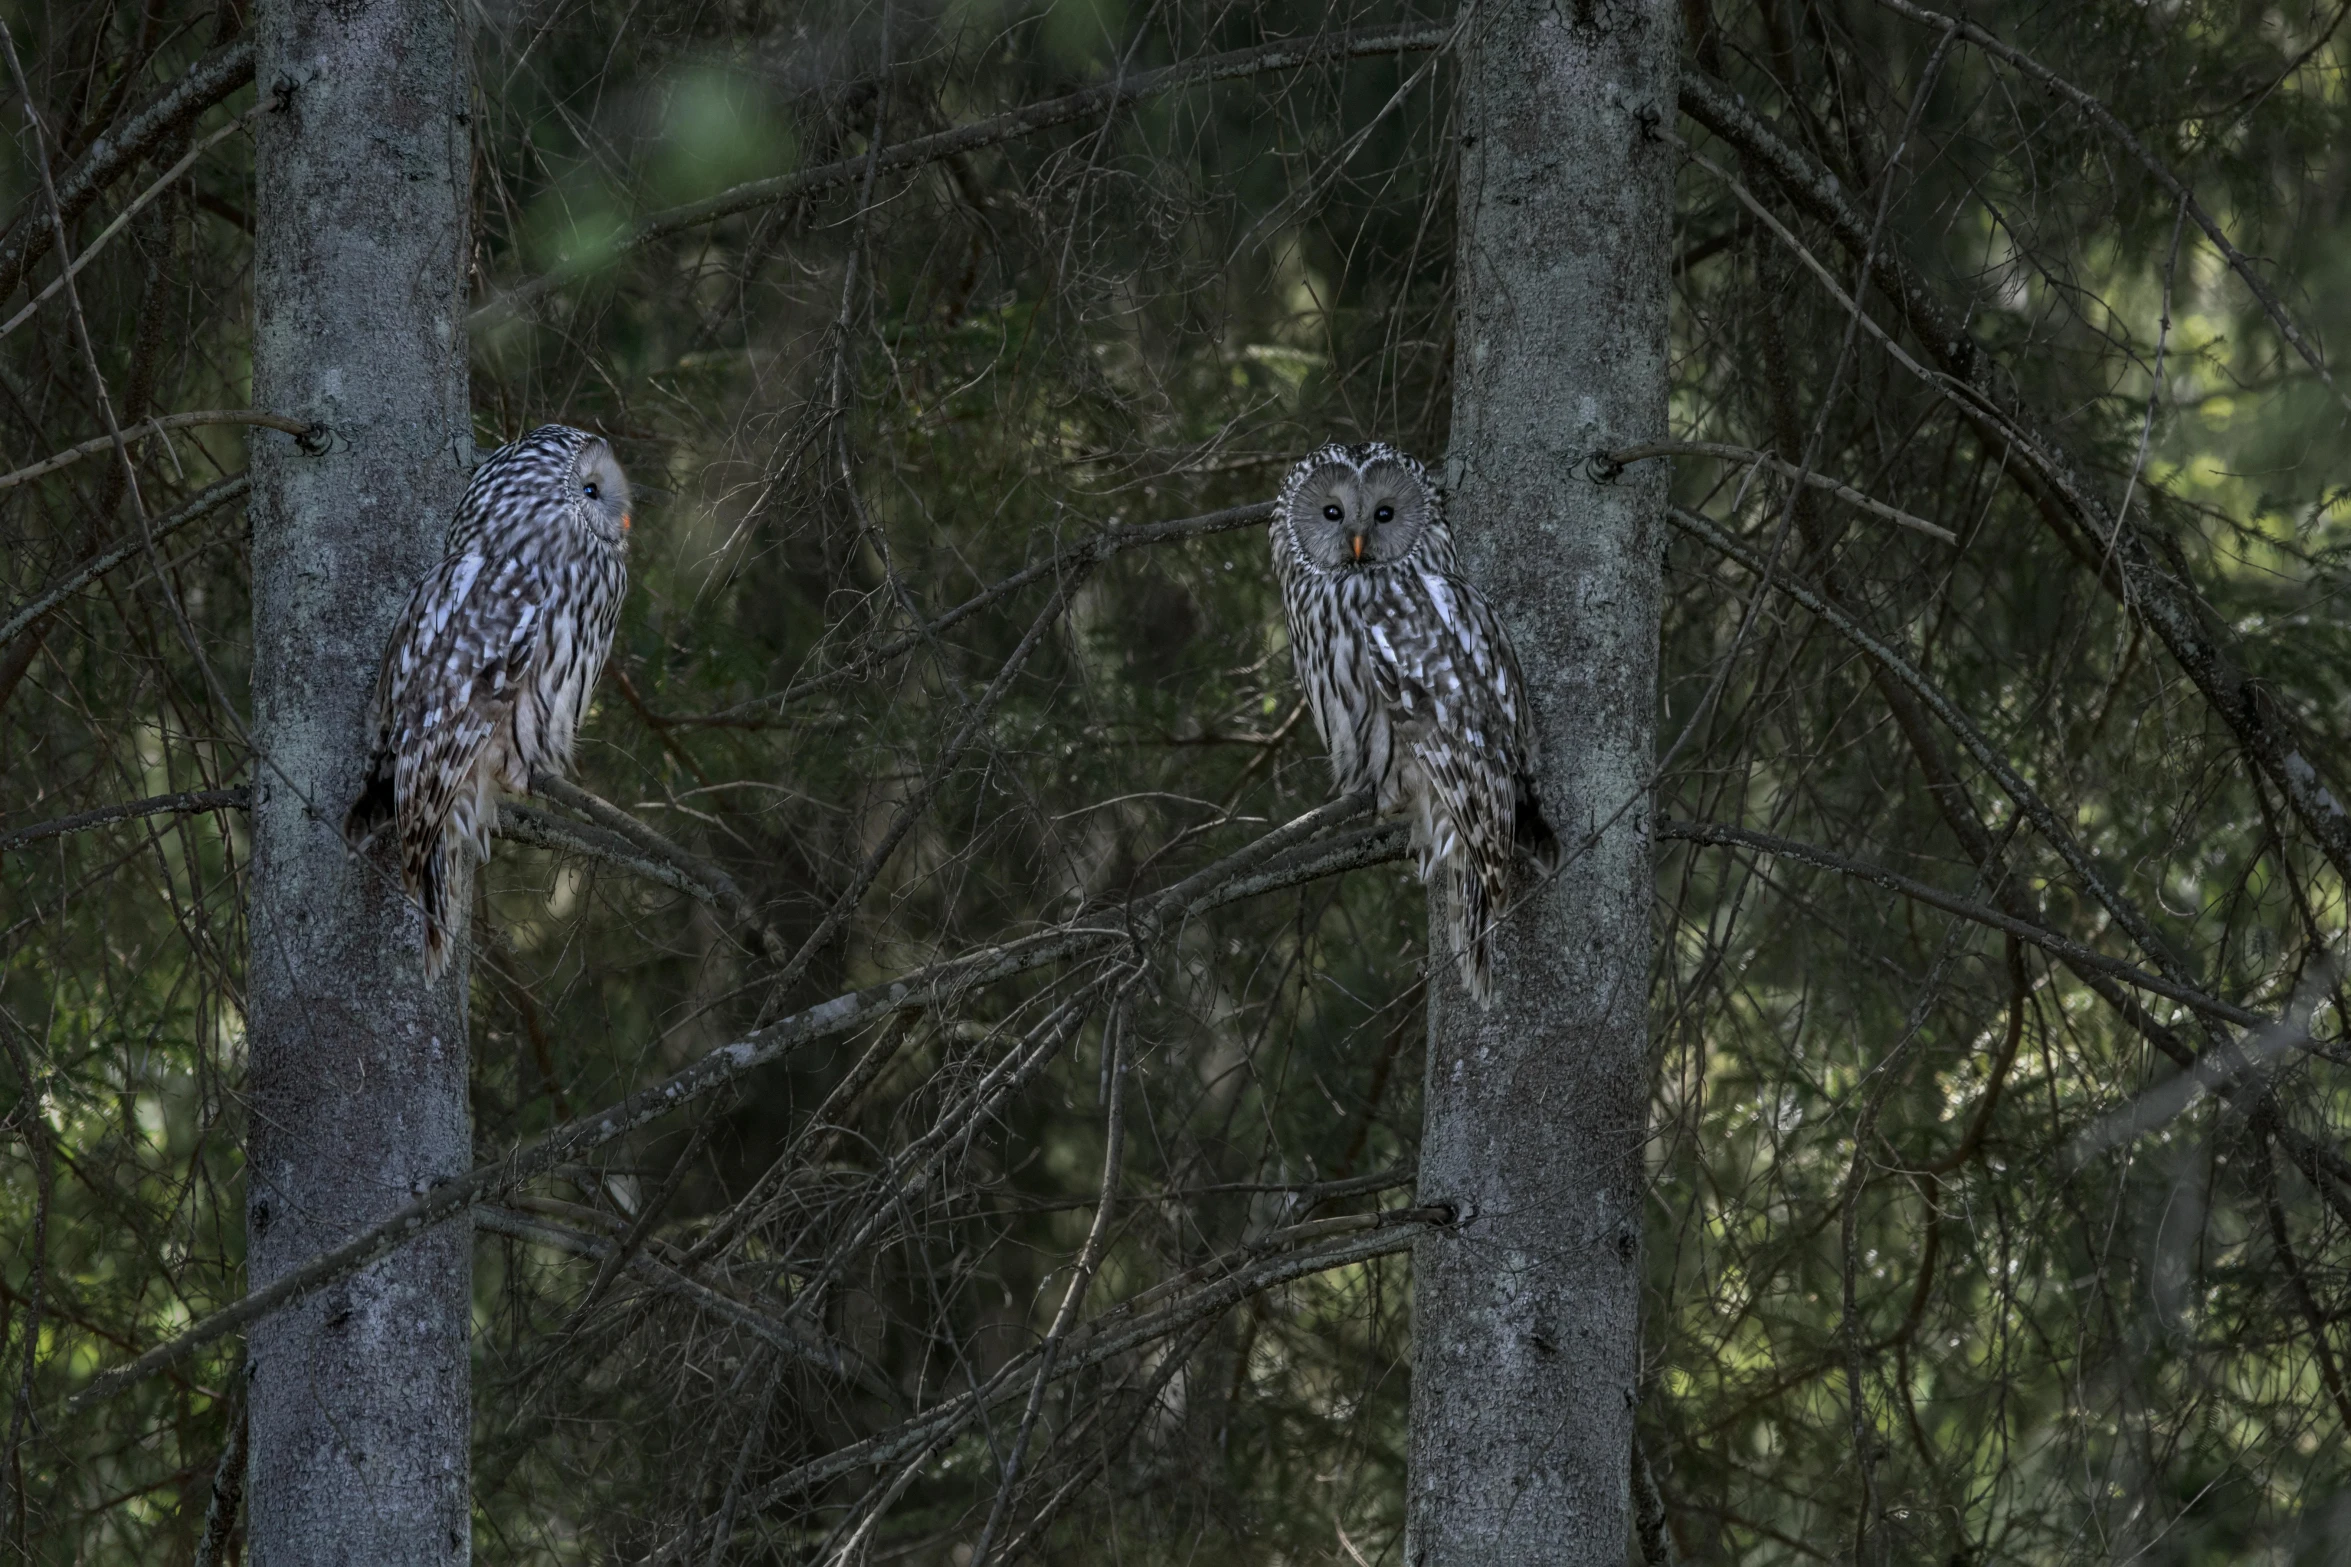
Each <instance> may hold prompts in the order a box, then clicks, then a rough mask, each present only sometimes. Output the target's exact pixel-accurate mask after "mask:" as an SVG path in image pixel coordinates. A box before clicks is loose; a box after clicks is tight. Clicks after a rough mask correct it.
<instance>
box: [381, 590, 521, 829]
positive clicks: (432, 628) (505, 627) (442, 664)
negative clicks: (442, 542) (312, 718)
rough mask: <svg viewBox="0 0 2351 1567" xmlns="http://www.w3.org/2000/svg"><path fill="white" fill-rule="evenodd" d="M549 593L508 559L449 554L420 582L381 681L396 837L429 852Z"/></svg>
mask: <svg viewBox="0 0 2351 1567" xmlns="http://www.w3.org/2000/svg"><path fill="white" fill-rule="evenodd" d="M545 618H546V592H545V589H544V585H543V584H542V583H540V582H539V581H538V579H537V574H536V573H534V572H532V571H530V570H529V569H528V568H527V566H526V564H525V563H524V562H523V561H522V560H520V559H518V558H516V557H513V556H509V557H507V558H506V559H503V560H497V561H493V560H491V559H489V558H488V557H486V556H484V555H483V554H482V553H481V552H480V551H479V550H478V549H469V550H466V551H463V552H461V553H459V554H455V555H451V556H448V557H447V558H445V559H444V560H442V562H441V563H440V564H439V565H438V566H435V567H434V568H433V570H432V572H431V573H430V574H429V575H427V576H426V578H425V579H424V581H423V582H421V583H419V584H418V585H417V589H416V592H415V594H414V595H413V596H412V597H411V598H410V599H409V601H408V607H407V609H406V610H404V611H403V612H402V614H401V618H400V623H399V626H398V627H397V629H396V630H395V631H394V633H393V637H392V643H391V646H390V648H389V649H388V650H387V651H386V652H385V655H384V669H383V673H382V676H381V677H380V684H381V689H382V691H383V723H384V727H385V729H386V730H387V731H388V734H387V741H388V749H389V751H390V753H391V756H392V759H393V762H394V782H395V788H396V791H397V798H398V800H399V816H400V836H401V840H402V844H403V847H404V848H405V849H407V850H408V851H409V854H410V856H411V857H412V858H413V856H414V855H415V854H417V853H419V852H424V853H429V852H430V845H431V842H432V841H433V840H436V839H438V838H439V836H440V830H441V827H442V825H443V824H444V823H445V822H447V821H448V819H449V813H450V810H451V808H452V806H453V805H454V804H455V802H456V799H457V795H458V792H459V791H460V790H461V789H466V788H469V787H470V786H471V782H472V777H473V771H474V766H475V764H476V763H477V762H478V761H479V760H480V759H481V755H482V750H483V748H484V747H485V746H487V745H488V744H489V742H490V738H491V736H492V735H494V734H495V733H496V732H497V730H498V726H499V725H500V724H501V723H502V722H504V721H505V720H506V718H507V716H508V715H509V713H511V712H512V710H513V707H514V698H515V688H516V686H517V685H518V684H519V683H520V681H521V680H522V678H523V676H524V673H525V671H527V670H528V669H529V667H530V664H531V660H532V658H533V657H534V656H535V654H536V652H537V646H538V642H539V637H540V632H541V629H542V626H543V624H544V621H545Z"/></svg>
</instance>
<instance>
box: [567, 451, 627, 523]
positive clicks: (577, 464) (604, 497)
mask: <svg viewBox="0 0 2351 1567" xmlns="http://www.w3.org/2000/svg"><path fill="white" fill-rule="evenodd" d="M570 433H571V434H573V435H578V436H585V437H586V439H584V440H582V441H581V442H580V443H579V445H578V448H577V449H576V450H575V451H573V452H572V454H571V461H570V463H569V464H568V466H567V469H566V474H565V479H564V486H565V488H566V490H568V491H569V494H570V499H571V502H572V504H573V505H574V506H575V507H577V508H578V509H579V513H580V516H581V519H582V520H583V521H584V522H585V523H586V524H587V525H588V527H589V528H590V529H591V530H593V531H594V532H597V533H600V534H602V535H604V536H605V537H606V538H608V539H617V538H621V537H622V536H624V535H625V534H627V532H628V531H629V522H630V520H631V518H630V510H629V476H628V475H627V474H625V473H623V472H621V471H620V459H619V458H617V457H615V456H613V455H612V448H611V447H610V446H608V445H606V444H605V441H604V438H603V437H602V436H600V435H588V434H587V432H586V431H584V430H573V431H571V432H570Z"/></svg>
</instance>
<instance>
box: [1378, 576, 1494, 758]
mask: <svg viewBox="0 0 2351 1567" xmlns="http://www.w3.org/2000/svg"><path fill="white" fill-rule="evenodd" d="M1397 586H1398V590H1399V591H1398V593H1397V594H1396V595H1395V596H1393V597H1391V598H1389V599H1388V600H1386V601H1384V602H1383V603H1382V605H1381V609H1382V610H1383V613H1381V614H1380V615H1379V616H1378V617H1377V618H1376V619H1375V620H1374V622H1373V625H1372V642H1373V649H1374V654H1373V659H1372V678H1373V680H1374V681H1375V682H1376V683H1377V685H1378V687H1379V690H1380V694H1381V696H1382V697H1383V698H1384V699H1385V700H1386V701H1387V702H1388V703H1389V705H1390V706H1391V707H1392V708H1393V709H1394V710H1395V711H1396V712H1397V714H1398V716H1399V717H1400V718H1401V719H1403V720H1404V721H1405V724H1406V727H1408V728H1410V729H1411V730H1412V731H1413V732H1414V734H1415V735H1416V736H1419V737H1421V738H1420V739H1419V740H1417V741H1416V745H1418V744H1425V743H1427V742H1429V741H1441V742H1442V744H1443V746H1444V747H1445V748H1446V749H1447V750H1449V751H1451V752H1454V753H1458V754H1460V755H1462V756H1464V757H1476V758H1478V759H1479V760H1480V762H1481V763H1482V764H1483V765H1484V766H1486V767H1488V768H1490V769H1491V770H1493V771H1494V772H1495V773H1496V774H1497V775H1499V776H1500V777H1502V778H1505V779H1515V778H1517V777H1518V776H1519V775H1521V774H1523V773H1524V772H1526V771H1527V770H1528V768H1529V767H1530V765H1531V763H1532V760H1533V758H1532V757H1531V756H1530V755H1529V754H1528V750H1529V746H1528V738H1529V736H1528V726H1527V724H1526V721H1525V712H1524V707H1525V685H1526V682H1525V679H1524V677H1522V676H1521V675H1520V673H1519V669H1518V658H1517V655H1516V654H1515V653H1513V652H1512V650H1511V646H1510V637H1509V634H1508V633H1507V632H1505V631H1504V630H1503V629H1502V623H1501V622H1500V621H1499V620H1497V619H1496V618H1495V616H1494V611H1493V607H1492V606H1491V605H1489V604H1488V603H1487V602H1486V600H1485V597H1484V596H1483V595H1482V594H1480V593H1479V592H1478V591H1477V589H1475V588H1473V587H1471V586H1470V585H1469V584H1468V583H1466V582H1463V581H1460V580H1459V579H1457V578H1454V577H1450V576H1446V575H1444V574H1442V573H1439V572H1433V571H1432V572H1418V573H1414V574H1412V575H1411V576H1408V577H1404V578H1402V579H1401V580H1400V581H1399V582H1398V584H1397ZM1427 761H1428V758H1426V757H1424V758H1423V763H1424V765H1426V763H1427Z"/></svg>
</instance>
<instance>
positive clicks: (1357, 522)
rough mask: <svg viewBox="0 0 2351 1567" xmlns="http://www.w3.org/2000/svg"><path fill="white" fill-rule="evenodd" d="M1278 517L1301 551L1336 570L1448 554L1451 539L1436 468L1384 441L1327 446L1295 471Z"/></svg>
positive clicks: (1284, 491) (1327, 568) (1370, 567)
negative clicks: (1432, 477) (1431, 470)
mask: <svg viewBox="0 0 2351 1567" xmlns="http://www.w3.org/2000/svg"><path fill="white" fill-rule="evenodd" d="M1274 519H1275V522H1276V524H1277V525H1278V526H1280V527H1282V528H1285V529H1287V530H1288V532H1289V536H1290V543H1291V547H1292V548H1294V549H1295V550H1296V551H1297V552H1298V554H1299V555H1301V556H1303V557H1304V558H1305V559H1306V560H1307V561H1308V562H1310V563H1311V564H1313V565H1315V566H1317V567H1320V568H1321V569H1322V570H1324V571H1328V572H1346V571H1368V570H1374V569H1377V568H1379V567H1382V566H1393V565H1396V564H1398V563H1400V562H1405V561H1411V560H1413V559H1415V557H1417V556H1420V555H1422V554H1423V553H1424V551H1428V550H1431V549H1432V548H1433V549H1435V550H1437V551H1442V550H1443V548H1444V543H1445V538H1446V534H1445V502H1444V497H1443V496H1442V495H1441V494H1439V493H1438V490H1437V487H1436V486H1435V485H1434V484H1432V483H1430V482H1429V476H1428V470H1427V469H1425V468H1423V467H1421V465H1420V464H1419V463H1417V462H1415V461H1414V460H1413V459H1412V458H1410V457H1408V456H1406V455H1405V454H1404V453H1402V452H1400V451H1398V450H1396V448H1394V447H1393V446H1390V445H1388V444H1386V443H1385V442H1383V441H1367V442H1365V443H1363V444H1362V445H1360V446H1340V445H1336V444H1333V445H1330V446H1325V447H1324V448H1322V449H1321V450H1320V451H1318V452H1316V453H1314V454H1313V455H1312V456H1310V457H1308V458H1307V459H1306V460H1305V461H1304V462H1301V463H1300V464H1298V466H1297V467H1295V468H1293V469H1291V470H1290V477H1289V479H1288V480H1287V481H1285V482H1284V483H1283V485H1282V493H1281V497H1280V499H1279V500H1278V501H1276V502H1275V510H1274ZM1423 563H1424V564H1427V563H1428V562H1423Z"/></svg>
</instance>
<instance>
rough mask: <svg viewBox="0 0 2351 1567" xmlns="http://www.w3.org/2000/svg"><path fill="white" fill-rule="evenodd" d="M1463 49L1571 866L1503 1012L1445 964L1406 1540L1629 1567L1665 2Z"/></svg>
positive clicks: (1469, 446)
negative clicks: (1442, 1215) (1602, 475)
mask: <svg viewBox="0 0 2351 1567" xmlns="http://www.w3.org/2000/svg"><path fill="white" fill-rule="evenodd" d="M1473 27H1474V28H1475V29H1476V32H1475V36H1474V37H1472V38H1471V39H1470V40H1468V41H1467V44H1466V47H1465V48H1464V50H1463V54H1462V59H1461V116H1462V146H1461V224H1460V240H1459V244H1460V251H1459V258H1458V264H1457V268H1456V272H1457V278H1458V287H1459V290H1460V307H1459V312H1460V313H1459V325H1458V330H1457V334H1456V338H1455V348H1454V376H1455V392H1454V402H1453V436H1452V450H1451V456H1450V459H1449V461H1448V465H1447V482H1448V486H1449V488H1450V491H1451V500H1452V508H1453V517H1454V519H1455V522H1456V526H1457V529H1458V532H1459V535H1460V538H1461V541H1462V546H1463V554H1464V557H1465V560H1464V566H1465V569H1466V571H1467V572H1468V574H1469V576H1470V577H1471V579H1472V580H1473V581H1475V582H1477V583H1478V584H1479V585H1480V586H1481V587H1483V588H1484V589H1485V590H1486V592H1487V593H1488V594H1489V595H1491V596H1492V598H1493V600H1494V602H1495V605H1496V607H1497V609H1498V610H1499V611H1500V613H1501V616H1502V618H1503V620H1504V621H1505V623H1506V624H1507V625H1508V626H1509V628H1510V631H1511V634H1512V636H1513V637H1514V638H1515V640H1516V642H1517V644H1518V649H1519V652H1520V655H1521V657H1522V659H1523V661H1524V663H1525V666H1526V674H1527V679H1528V683H1529V685H1530V687H1531V688H1532V691H1533V696H1534V707H1535V714H1536V722H1537V727H1538V731H1539V734H1540V738H1541V744H1542V747H1543V799H1544V806H1545V809H1546V811H1547V813H1548V814H1549V816H1550V819H1551V821H1552V822H1553V824H1554V825H1555V826H1556V827H1557V828H1558V831H1559V837H1560V841H1561V843H1562V845H1563V847H1564V848H1565V850H1566V858H1567V864H1566V868H1565V869H1564V870H1563V871H1562V872H1561V873H1560V875H1559V876H1558V878H1557V879H1556V880H1555V881H1554V882H1553V883H1552V884H1551V885H1550V886H1548V887H1547V888H1545V889H1543V890H1542V891H1540V892H1538V893H1536V894H1535V895H1533V896H1532V897H1530V898H1528V899H1527V900H1525V901H1524V902H1522V903H1521V904H1520V905H1519V907H1518V908H1517V909H1516V910H1515V912H1514V913H1513V914H1512V916H1511V917H1510V920H1509V922H1508V925H1507V928H1506V931H1505V933H1504V935H1503V939H1502V941H1501V942H1500V944H1499V947H1498V954H1499V956H1498V962H1497V973H1496V981H1497V984H1496V990H1497V997H1496V1004H1495V1006H1494V1008H1493V1010H1492V1011H1491V1012H1481V1011H1479V1010H1478V1009H1477V1007H1476V1006H1475V1005H1474V1004H1473V1003H1471V1002H1470V1001H1469V1000H1468V999H1467V998H1466V997H1465V996H1464V995H1463V994H1462V992H1461V991H1460V989H1459V987H1458V981H1457V980H1455V979H1454V977H1453V965H1452V964H1451V963H1449V962H1445V961H1442V960H1441V959H1440V960H1435V961H1432V963H1431V966H1430V967H1431V985H1432V992H1431V1006H1430V1032H1429V1060H1428V1089H1427V1097H1426V1112H1425V1113H1426V1117H1427V1120H1426V1125H1425V1128H1424V1130H1423V1133H1422V1145H1421V1165H1420V1188H1421V1200H1422V1201H1424V1202H1432V1203H1433V1202H1444V1203H1450V1204H1452V1205H1453V1206H1454V1208H1455V1209H1456V1212H1457V1214H1458V1222H1457V1223H1456V1224H1455V1225H1454V1226H1453V1227H1452V1228H1451V1229H1449V1230H1447V1231H1445V1232H1442V1233H1438V1234H1433V1235H1431V1236H1430V1237H1428V1238H1426V1239H1424V1240H1423V1241H1421V1243H1420V1244H1419V1246H1418V1248H1417V1250H1416V1252H1415V1257H1414V1268H1413V1280H1414V1285H1413V1330H1414V1345H1413V1410H1412V1448H1411V1465H1412V1467H1411V1481H1410V1486H1411V1490H1410V1499H1409V1503H1408V1507H1409V1515H1408V1516H1409V1525H1408V1527H1409V1547H1408V1560H1409V1562H1410V1563H1411V1567H1451V1564H1459V1563H1510V1564H1513V1567H1516V1564H1522V1563H1530V1562H1543V1563H1592V1564H1601V1563H1605V1564H1607V1567H1621V1564H1622V1563H1623V1561H1624V1559H1625V1553H1626V1549H1627V1541H1628V1535H1629V1530H1630V1525H1631V1503H1630V1457H1631V1448H1632V1429H1633V1413H1632V1406H1633V1400H1634V1392H1635V1384H1636V1380H1637V1377H1638V1371H1639V1359H1640V1269H1639V1260H1640V1236H1641V1212H1640V1199H1641V1150H1642V1142H1643V1136H1644V1129H1645V1124H1646V1112H1647V1085H1648V1072H1647V1069H1646V1058H1647V1044H1648V1029H1647V991H1648V984H1647V977H1648V969H1649V959H1650V951H1649V947H1650V922H1649V904H1650V897H1651V880H1650V859H1649V851H1650V836H1649V801H1648V797H1647V795H1648V778H1649V773H1650V769H1651V766H1652V764H1653V760H1654V757H1653V751H1654V746H1655V734H1654V729H1655V718H1654V711H1655V695H1656V689H1657V638H1658V593H1659V552H1660V550H1661V549H1662V547H1663V543H1664V539H1663V535H1662V529H1663V518H1662V509H1663V505H1664V494H1663V475H1662V473H1661V472H1660V468H1661V465H1658V464H1646V465H1643V466H1641V467H1637V468H1635V469H1633V470H1632V471H1631V472H1630V473H1629V474H1628V475H1627V476H1626V478H1625V479H1624V481H1623V482H1621V483H1619V484H1615V485H1610V486H1603V485H1598V484H1595V483H1594V482H1593V481H1592V479H1591V478H1590V477H1589V476H1588V475H1587V474H1586V472H1585V459H1586V458H1587V457H1588V456H1589V455H1590V454H1591V453H1593V452H1595V451H1600V450H1605V449H1608V448H1611V447H1616V446H1622V445H1626V444H1629V443H1632V442H1636V441H1647V440H1655V439H1658V438H1660V437H1661V436H1662V435H1663V433H1664V425H1665V398H1666V308H1667V300H1666V285H1667V271H1668V256H1667V245H1668V240H1669V236H1670V230H1671V221H1672V212H1673V205H1672V190H1673V152H1672V148H1671V146H1670V144H1669V143H1667V142H1666V141H1665V140H1664V139H1663V137H1662V136H1661V135H1659V134H1658V132H1659V130H1660V128H1662V127H1665V126H1670V125H1671V123H1672V120H1673V115H1674V85H1675V50H1676V45H1677V24H1676V17H1675V7H1674V5H1673V3H1672V0H1570V3H1563V4H1559V5H1556V6H1554V5H1549V4H1544V5H1532V4H1524V3H1506V4H1504V5H1501V6H1498V7H1495V8H1492V9H1490V10H1486V11H1484V12H1483V13H1481V15H1480V17H1479V18H1478V20H1477V21H1476V22H1475V23H1473Z"/></svg>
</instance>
